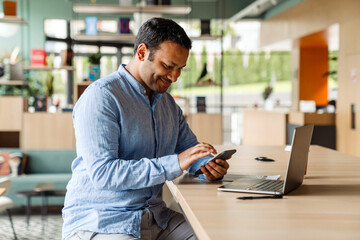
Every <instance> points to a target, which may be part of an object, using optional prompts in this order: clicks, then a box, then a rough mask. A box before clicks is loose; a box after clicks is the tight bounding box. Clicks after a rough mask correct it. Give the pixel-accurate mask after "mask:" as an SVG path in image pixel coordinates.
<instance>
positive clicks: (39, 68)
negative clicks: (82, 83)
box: [24, 66, 74, 71]
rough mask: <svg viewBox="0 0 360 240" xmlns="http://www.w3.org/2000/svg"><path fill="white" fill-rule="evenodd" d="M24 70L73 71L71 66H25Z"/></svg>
mask: <svg viewBox="0 0 360 240" xmlns="http://www.w3.org/2000/svg"><path fill="white" fill-rule="evenodd" d="M24 70H67V71H74V67H73V66H62V67H49V66H27V67H24Z"/></svg>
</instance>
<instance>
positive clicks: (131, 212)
mask: <svg viewBox="0 0 360 240" xmlns="http://www.w3.org/2000/svg"><path fill="white" fill-rule="evenodd" d="M190 48H191V41H190V39H189V38H188V36H187V35H186V33H185V31H184V30H183V29H182V28H181V27H180V26H179V25H178V24H177V23H175V22H174V21H172V20H168V19H162V18H153V19H150V20H148V21H147V22H145V23H144V24H143V25H142V27H141V28H140V30H139V33H138V35H137V37H136V40H135V50H134V57H133V58H132V60H131V61H130V62H129V64H128V65H126V66H125V65H121V66H120V67H119V69H118V71H117V72H115V73H112V74H111V75H109V76H107V77H105V78H103V79H100V80H98V81H96V82H94V83H93V84H91V85H90V86H89V87H88V88H87V89H86V91H85V92H84V93H83V94H82V96H81V98H80V99H79V101H78V102H77V104H76V106H75V108H74V113H73V120H74V127H75V135H76V148H77V158H76V159H75V160H74V162H73V164H72V171H73V175H72V178H71V180H70V182H69V184H68V186H67V194H66V199H65V206H64V209H63V218H64V226H63V238H64V239H67V240H70V239H94V240H96V239H135V238H140V237H141V239H193V238H194V236H193V232H192V230H191V228H190V226H189V225H188V223H187V222H186V221H185V220H184V217H183V216H182V215H181V214H180V213H177V212H174V211H172V210H170V209H168V208H166V206H165V203H164V202H163V201H162V186H163V184H164V182H165V181H166V180H173V179H174V178H176V177H178V176H180V175H181V174H182V172H183V171H184V170H187V171H188V172H190V173H194V172H195V171H196V170H198V169H199V168H200V166H201V170H202V172H203V173H204V175H205V176H206V178H207V179H208V180H211V181H212V180H216V179H219V178H221V177H222V176H223V175H225V174H226V171H227V169H228V168H229V165H228V163H227V162H226V161H223V160H217V164H215V163H213V162H209V163H207V162H208V161H209V159H210V158H211V155H210V154H216V150H215V149H214V148H213V147H212V146H211V145H209V144H207V143H198V142H197V139H196V137H195V135H194V134H193V133H192V132H191V130H190V129H189V127H188V125H187V123H186V120H185V118H184V116H183V114H182V111H181V109H180V108H179V107H178V106H177V105H176V103H175V102H174V100H173V98H172V97H171V96H170V94H168V93H166V91H167V90H168V88H169V87H170V85H171V83H173V82H176V80H177V78H178V77H179V76H180V73H181V70H182V69H183V68H184V67H185V65H186V61H187V58H188V55H189V50H190ZM197 160H198V161H197ZM206 163H207V164H206ZM204 164H206V165H205V167H204V166H202V165H204Z"/></svg>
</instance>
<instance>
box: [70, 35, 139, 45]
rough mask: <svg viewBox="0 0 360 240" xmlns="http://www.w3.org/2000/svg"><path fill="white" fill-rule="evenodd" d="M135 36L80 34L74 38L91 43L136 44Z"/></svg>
mask: <svg viewBox="0 0 360 240" xmlns="http://www.w3.org/2000/svg"><path fill="white" fill-rule="evenodd" d="M135 37H136V36H135V35H133V34H120V33H100V34H98V35H86V34H79V35H76V36H74V39H75V40H79V41H90V42H99V41H101V42H121V43H134V42H135Z"/></svg>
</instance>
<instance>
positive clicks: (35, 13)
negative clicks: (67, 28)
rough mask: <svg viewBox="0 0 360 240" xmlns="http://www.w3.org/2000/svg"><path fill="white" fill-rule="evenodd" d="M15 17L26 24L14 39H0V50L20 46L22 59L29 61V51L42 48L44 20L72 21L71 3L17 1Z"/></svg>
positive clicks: (44, 0) (0, 2)
mask: <svg viewBox="0 0 360 240" xmlns="http://www.w3.org/2000/svg"><path fill="white" fill-rule="evenodd" d="M2 2H3V1H0V5H1V9H0V12H2V11H3V9H2V5H3V4H2ZM17 15H18V16H21V17H22V18H24V19H25V20H26V21H27V22H28V24H27V25H21V26H20V29H19V31H18V32H17V33H16V35H15V36H14V37H10V38H4V37H0V47H1V48H0V49H3V50H10V49H13V48H14V47H15V46H20V47H21V55H22V56H23V58H24V59H29V56H30V51H31V49H33V48H44V43H45V34H44V20H45V19H47V18H52V19H67V20H70V19H72V18H73V13H72V3H71V1H64V0H36V1H31V0H30V1H29V0H21V1H17Z"/></svg>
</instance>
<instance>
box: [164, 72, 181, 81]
mask: <svg viewBox="0 0 360 240" xmlns="http://www.w3.org/2000/svg"><path fill="white" fill-rule="evenodd" d="M179 76H180V73H179V72H177V71H171V72H169V73H168V74H167V78H168V79H169V80H170V81H172V82H173V83H174V82H176V81H177V79H178V78H179Z"/></svg>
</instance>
